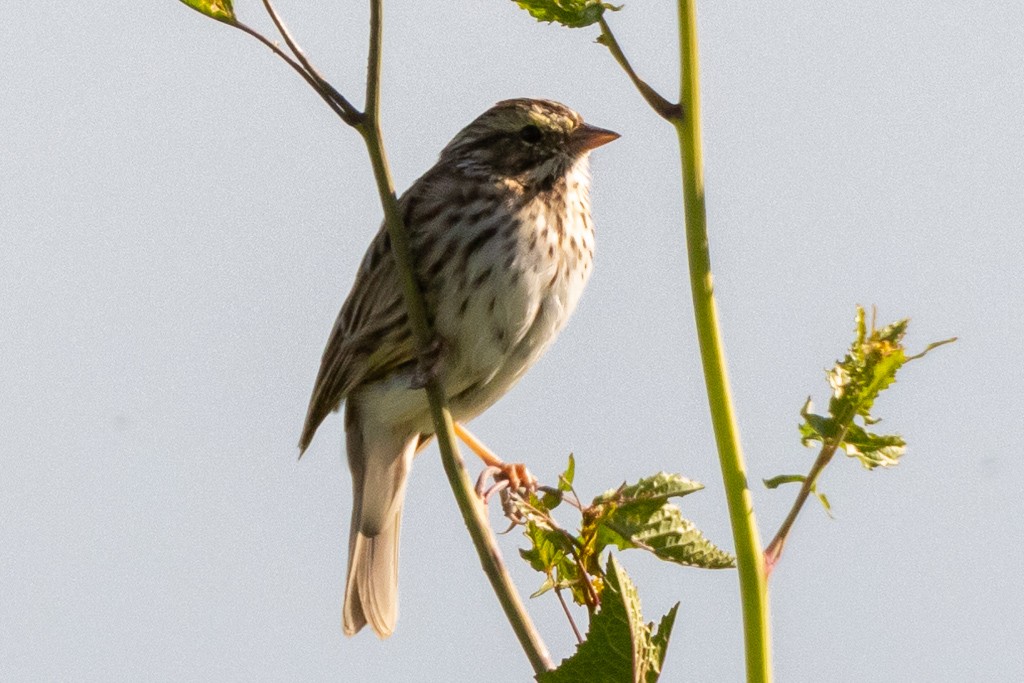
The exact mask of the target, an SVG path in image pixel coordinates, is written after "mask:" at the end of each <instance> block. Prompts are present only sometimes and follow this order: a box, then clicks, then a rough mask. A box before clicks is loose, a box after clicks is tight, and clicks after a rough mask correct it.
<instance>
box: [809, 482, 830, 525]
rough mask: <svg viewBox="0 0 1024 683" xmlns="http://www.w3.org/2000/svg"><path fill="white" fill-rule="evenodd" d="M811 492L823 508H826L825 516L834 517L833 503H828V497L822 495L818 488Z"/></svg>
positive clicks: (813, 488) (812, 489)
mask: <svg viewBox="0 0 1024 683" xmlns="http://www.w3.org/2000/svg"><path fill="white" fill-rule="evenodd" d="M811 491H813V492H814V495H815V496H816V497H817V498H818V502H819V503H821V507H823V508H825V514H826V515H828V516H829V517H832V503H830V502H828V496H826V495H825V494H824V493H820V492H819V491H818V489H817V487H812V488H811ZM833 519H834V518H833Z"/></svg>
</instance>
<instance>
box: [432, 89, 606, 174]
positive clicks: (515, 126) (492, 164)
mask: <svg viewBox="0 0 1024 683" xmlns="http://www.w3.org/2000/svg"><path fill="white" fill-rule="evenodd" d="M618 137H619V134H618V133H613V132H612V131H610V130H605V129H603V128H597V127H596V126H591V125H588V124H586V123H584V122H583V118H582V117H581V116H580V115H579V114H577V113H576V112H574V111H573V110H572V109H569V108H568V107H566V106H565V105H562V104H559V103H558V102H551V101H549V100H531V99H516V100H505V101H504V102H499V103H498V104H496V105H494V106H493V107H491V108H490V109H488V110H487V111H486V112H484V113H483V114H481V115H480V116H478V117H477V118H476V120H475V121H473V122H472V123H470V124H469V125H468V126H466V127H465V128H463V129H462V130H461V131H460V132H459V134H458V135H456V136H455V138H454V139H453V140H452V141H451V142H450V143H448V146H447V147H445V148H444V150H443V151H442V152H441V163H442V164H451V165H454V166H455V167H457V168H459V169H460V170H462V171H463V172H464V173H467V174H470V175H482V176H489V177H499V178H511V179H515V180H517V181H518V182H520V183H522V184H523V185H527V186H532V185H535V184H539V185H543V184H549V183H550V182H551V181H552V180H554V179H556V178H558V177H561V176H564V175H565V173H566V172H567V171H568V170H569V169H570V168H571V167H572V166H573V165H574V164H575V163H576V162H577V161H579V160H580V159H581V158H583V157H585V156H586V155H587V153H588V152H590V150H592V149H594V148H595V147H600V146H601V145H603V144H606V143H608V142H611V141H612V140H614V139H616V138H618Z"/></svg>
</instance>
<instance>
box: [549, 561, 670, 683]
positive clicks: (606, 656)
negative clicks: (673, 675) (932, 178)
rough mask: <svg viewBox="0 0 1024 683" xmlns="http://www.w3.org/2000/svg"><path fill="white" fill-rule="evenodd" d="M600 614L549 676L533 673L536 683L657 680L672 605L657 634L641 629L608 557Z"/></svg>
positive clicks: (634, 600) (631, 594)
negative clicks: (574, 647)
mask: <svg viewBox="0 0 1024 683" xmlns="http://www.w3.org/2000/svg"><path fill="white" fill-rule="evenodd" d="M606 577H607V583H606V585H605V588H604V592H603V593H602V594H601V609H600V610H599V611H598V612H597V613H595V614H594V615H593V617H591V619H590V628H589V629H588V630H587V638H586V640H585V641H583V642H582V643H580V645H579V646H577V648H576V653H575V654H573V655H572V656H571V657H569V658H568V659H564V660H562V663H561V664H560V665H559V666H558V668H557V669H555V670H554V671H545V672H543V673H540V674H537V681H539V683H578V682H579V681H587V682H588V683H624V682H626V681H632V682H633V683H654V682H655V681H657V680H658V677H659V676H660V675H661V669H662V665H663V664H664V661H665V652H666V650H667V648H668V641H669V637H670V635H671V633H672V626H673V625H674V623H675V618H676V611H677V610H678V608H679V604H678V603H677V604H676V605H675V606H674V607H672V609H671V610H669V613H668V614H666V615H665V616H664V617H662V619H661V621H660V623H659V625H658V627H657V629H655V628H654V624H653V623H651V624H645V623H644V620H643V615H642V612H641V610H640V598H639V596H638V595H637V592H636V587H635V586H634V585H633V582H632V581H631V580H630V579H629V576H628V575H627V574H626V571H625V570H624V569H623V568H622V566H621V565H619V563H618V562H617V561H616V560H615V558H614V557H609V558H608V568H607V574H606Z"/></svg>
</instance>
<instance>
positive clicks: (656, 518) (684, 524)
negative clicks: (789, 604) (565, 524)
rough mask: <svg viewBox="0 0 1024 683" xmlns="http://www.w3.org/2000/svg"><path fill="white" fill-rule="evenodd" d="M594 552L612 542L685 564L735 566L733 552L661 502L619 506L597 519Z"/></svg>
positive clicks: (709, 567)
mask: <svg viewBox="0 0 1024 683" xmlns="http://www.w3.org/2000/svg"><path fill="white" fill-rule="evenodd" d="M596 527H597V536H596V540H595V543H594V551H595V553H600V552H601V550H603V549H604V548H605V547H607V546H609V545H615V546H616V547H617V548H619V549H620V550H628V549H631V548H639V549H641V550H646V551H648V552H651V553H654V555H655V556H657V557H658V558H659V559H661V560H665V561H666V562H675V563H676V564H681V565H685V566H688V567H703V568H705V569H727V568H730V567H735V566H736V560H735V558H733V556H732V555H730V554H729V553H727V552H726V551H724V550H722V549H721V548H719V547H717V546H716V545H715V544H714V543H712V542H711V541H709V540H708V539H707V538H705V537H704V534H702V533H701V531H700V529H698V528H697V526H696V525H695V524H694V523H693V522H691V521H690V520H688V519H684V518H683V513H682V512H680V510H679V508H678V507H676V506H675V505H672V504H671V503H662V504H661V505H660V506H659V507H657V508H654V509H653V510H652V509H650V508H649V507H647V506H641V505H631V506H624V507H618V508H615V509H613V510H611V511H610V512H609V513H608V514H607V515H605V516H603V517H601V518H599V519H597V520H596Z"/></svg>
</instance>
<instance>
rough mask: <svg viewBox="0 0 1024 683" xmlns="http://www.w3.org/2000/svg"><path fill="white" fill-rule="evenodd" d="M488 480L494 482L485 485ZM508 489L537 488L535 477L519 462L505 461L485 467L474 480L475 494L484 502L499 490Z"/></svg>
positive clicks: (527, 489) (534, 489) (525, 489)
mask: <svg viewBox="0 0 1024 683" xmlns="http://www.w3.org/2000/svg"><path fill="white" fill-rule="evenodd" d="M488 481H493V482H494V483H493V484H491V485H490V486H488V485H487V483H488ZM505 489H510V490H512V491H528V492H533V491H536V490H537V477H535V476H533V474H532V473H531V472H530V470H528V469H527V468H526V465H525V464H523V463H521V462H506V463H501V464H500V465H492V466H490V467H485V468H484V470H483V471H482V472H481V473H480V477H479V478H478V479H477V480H476V494H477V495H478V496H480V499H481V500H483V502H484V503H485V504H486V503H487V500H488V499H489V498H490V497H491V496H492V495H494V494H495V493H497V492H499V491H504V490H505Z"/></svg>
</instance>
